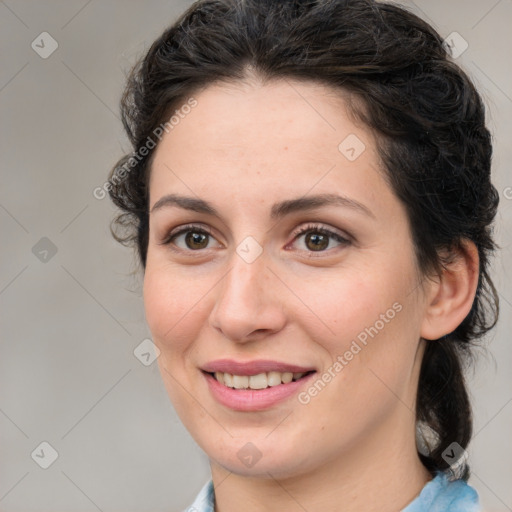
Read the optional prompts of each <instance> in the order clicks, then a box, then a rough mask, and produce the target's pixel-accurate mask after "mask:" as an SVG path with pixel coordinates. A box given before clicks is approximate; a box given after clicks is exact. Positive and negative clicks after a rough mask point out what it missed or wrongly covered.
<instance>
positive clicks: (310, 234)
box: [293, 224, 351, 256]
mask: <svg viewBox="0 0 512 512" xmlns="http://www.w3.org/2000/svg"><path fill="white" fill-rule="evenodd" d="M293 235H294V241H295V240H298V239H300V238H301V237H302V236H303V235H305V236H304V247H305V249H303V250H305V251H309V252H310V253H311V252H325V251H326V249H328V248H331V247H329V246H330V245H331V241H332V240H335V241H336V242H337V243H338V246H340V245H341V246H347V245H350V243H351V242H350V240H349V239H348V237H344V236H341V235H340V234H339V233H337V232H335V231H332V230H330V229H327V228H324V227H322V226H319V225H316V224H309V225H307V226H305V227H303V228H300V229H299V230H297V231H296V232H294V233H293ZM310 256H311V254H310Z"/></svg>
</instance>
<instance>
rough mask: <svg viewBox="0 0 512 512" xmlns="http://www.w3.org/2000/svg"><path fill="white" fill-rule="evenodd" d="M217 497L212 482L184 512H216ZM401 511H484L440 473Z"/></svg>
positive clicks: (465, 488) (460, 484) (471, 492)
mask: <svg viewBox="0 0 512 512" xmlns="http://www.w3.org/2000/svg"><path fill="white" fill-rule="evenodd" d="M214 503H215V494H214V492H213V482H212V480H210V481H209V482H207V483H206V484H205V485H204V487H203V488H202V489H201V491H200V492H199V494H198V495H197V496H196V499H195V500H194V503H192V505H190V507H188V508H187V509H186V510H185V511H184V512H214ZM400 512H481V508H480V505H479V503H478V494H477V492H476V491H475V489H473V487H471V486H470V485H468V484H467V483H466V482H465V481H464V480H453V481H450V480H449V478H448V476H447V474H446V473H443V472H438V473H437V474H436V476H435V477H434V478H433V479H432V480H430V481H429V482H427V483H426V484H425V487H423V489H422V490H421V492H420V494H419V496H418V497H416V498H415V499H414V500H413V501H412V502H411V503H409V505H407V506H406V507H405V508H404V509H402V510H401V511H400Z"/></svg>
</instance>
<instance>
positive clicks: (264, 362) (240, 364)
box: [201, 359, 315, 375]
mask: <svg viewBox="0 0 512 512" xmlns="http://www.w3.org/2000/svg"><path fill="white" fill-rule="evenodd" d="M201 369H202V370H203V371H205V372H208V373H214V372H223V373H231V374H232V375H258V374H259V373H266V372H282V373H284V372H292V373H306V372H310V371H315V369H314V368H312V367H310V366H309V367H308V366H299V365H295V364H289V363H283V362H280V361H272V360H269V359H254V360H253V361H235V360H234V359H216V360H215V361H210V362H208V363H206V364H205V365H203V366H202V367H201Z"/></svg>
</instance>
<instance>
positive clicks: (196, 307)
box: [143, 264, 209, 353]
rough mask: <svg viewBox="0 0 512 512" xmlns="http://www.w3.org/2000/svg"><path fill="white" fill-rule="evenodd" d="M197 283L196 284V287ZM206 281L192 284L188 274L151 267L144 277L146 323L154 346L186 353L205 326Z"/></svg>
mask: <svg viewBox="0 0 512 512" xmlns="http://www.w3.org/2000/svg"><path fill="white" fill-rule="evenodd" d="M196 283H197V284H196ZM208 289H209V287H208V285H207V283H206V284H205V282H204V280H198V281H196V280H193V279H191V278H190V277H187V275H186V273H183V272H181V273H180V272H177V271H175V270H174V269H168V268H162V267H156V266H153V265H151V264H148V265H147V267H146V272H145V275H144V290H143V295H144V308H145V313H146V321H147V324H148V326H149V329H150V331H151V334H152V335H153V338H154V340H153V341H154V342H155V344H156V345H157V346H158V347H159V348H160V350H162V352H164V353H165V352H167V351H173V352H181V351H184V350H185V349H186V348H187V346H188V344H189V343H190V339H191V337H192V336H193V335H194V332H195V331H198V330H199V329H200V327H201V324H202V323H203V320H200V319H199V317H200V316H201V315H203V311H204V307H205V305H206V301H205V298H206V297H205V295H206V293H207V291H208Z"/></svg>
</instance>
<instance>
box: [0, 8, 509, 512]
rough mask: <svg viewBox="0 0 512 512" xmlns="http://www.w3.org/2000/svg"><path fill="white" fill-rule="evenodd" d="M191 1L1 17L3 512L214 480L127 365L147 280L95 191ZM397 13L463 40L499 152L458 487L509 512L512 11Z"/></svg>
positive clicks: (138, 371)
mask: <svg viewBox="0 0 512 512" xmlns="http://www.w3.org/2000/svg"><path fill="white" fill-rule="evenodd" d="M190 3H191V2H190V1H186V0H183V1H178V0H173V1H164V0H151V1H147V2H137V1H134V0H131V1H124V2H121V1H119V0H117V1H116V0H109V1H99V0H89V1H86V0H72V1H66V2H64V1H56V0H53V1H52V0H43V1H36V0H33V1H28V0H7V1H5V2H3V1H2V2H0V38H1V48H2V50H1V52H2V61H1V62H2V64H1V66H0V119H1V146H0V155H1V162H2V187H1V189H0V224H1V233H2V238H1V240H2V243H1V247H2V260H1V262H2V265H1V268H0V312H1V313H0V315H1V326H0V328H1V357H0V433H1V442H0V461H1V462H0V510H1V511H23V512H29V511H50V510H51V511H59V510H66V511H69V512H75V511H94V510H101V511H105V512H106V511H123V512H127V511H149V510H151V511H173V510H180V509H181V508H184V507H185V506H186V505H188V504H189V503H190V502H191V501H192V499H193V498H194V496H195V494H196V493H197V491H198V490H199V488H200V486H202V485H203V483H204V482H205V481H206V480H207V478H208V477H209V467H208V464H207V458H206V456H205V455H204V454H203V453H202V452H201V451H200V449H199V448H198V447H197V446H196V445H195V444H194V442H193V441H192V439H191V438H190V436H189V435H188V433H187V432H186V430H185V429H184V428H183V426H181V424H180V422H179V421H178V419H177V417H176V414H175V412H174V410H173V408H172V405H171V404H170V402H169V400H168V397H167V394H166V392H165V390H164V387H163V384H162V382H161V380H160V375H159V373H158V368H157V365H156V363H153V364H151V365H150V366H144V365H143V364H142V363H141V362H140V361H139V360H138V359H137V358H136V357H135V356H134V353H133V351H134V349H135V348H136V347H137V346H138V345H139V344H140V343H141V342H142V340H144V339H145V338H148V337H150V333H149V331H148V329H147V327H146V326H145V323H144V313H143V303H142V297H141V279H140V276H138V275H137V274H130V273H131V272H132V271H133V270H134V269H135V258H134V256H133V254H132V252H131V251H130V250H129V249H124V248H122V247H121V246H118V244H116V243H115V242H114V241H113V240H112V239H111V237H110V234H109V227H108V225H109V221H110V219H111V218H112V215H113V207H112V206H111V204H110V203H109V200H108V199H103V200H98V199H96V198H95V197H94V196H93V193H92V192H93V190H94V188H95V187H98V186H101V185H102V184H103V183H104V182H105V179H106V176H107V172H108V170H109V169H110V167H111V166H112V165H113V164H114V163H115V162H116V160H117V158H118V157H119V156H120V155H121V154H122V153H124V152H126V151H130V149H131V148H129V146H128V144H127V141H126V139H125V136H124V134H123V133H122V129H121V124H120V121H119V118H118V102H119V99H120V95H121V91H122V88H123V84H124V76H125V73H126V72H127V71H128V69H129V67H130V65H131V64H133V62H134V61H135V59H136V57H138V56H139V55H140V54H141V53H142V52H143V51H144V50H145V49H147V48H148V47H149V44H151V42H152V41H153V39H154V38H156V37H157V36H158V35H159V34H160V32H161V31H162V30H163V29H164V28H165V27H166V26H168V25H169V24H170V23H171V22H172V21H173V19H174V18H175V17H176V16H177V15H178V14H179V13H181V12H182V11H183V10H184V9H185V8H186V7H187V6H188V5H190ZM404 4H405V5H407V6H409V7H410V8H411V9H412V10H413V11H414V12H417V13H419V14H420V15H422V16H423V17H424V18H426V19H427V20H429V21H430V22H431V23H433V24H434V25H435V26H436V28H437V29H438V30H439V31H440V33H441V35H442V36H443V37H447V36H448V35H449V34H451V33H452V32H454V31H455V32H458V33H459V34H461V36H462V37H463V38H464V40H466V41H467V43H468V44H469V46H468V48H467V50H466V51H465V52H464V53H463V54H462V55H461V56H460V57H458V59H457V61H458V62H460V63H462V65H463V66H464V67H465V69H466V70H467V71H468V72H469V74H470V75H471V76H472V77H473V79H474V80H475V82H476V83H477V85H478V87H479V88H480V91H481V92H482V94H483V96H484V98H485V102H486V104H487V107H488V116H489V125H490V127H491V130H492V132H493V134H494V137H495V157H494V181H495V184H496V186H497V188H498V190H499V192H500V195H501V206H500V213H499V216H498V222H497V226H496V236H497V240H498V242H499V243H500V245H501V246H502V251H501V254H500V255H499V256H498V257H497V259H496V260H495V266H494V269H495V272H494V275H495V279H496V283H497V286H498V288H499V291H500V296H501V301H502V312H501V320H500V323H499V325H498V327H497V329H496V330H495V331H494V333H493V335H492V336H490V337H489V338H488V341H489V352H488V353H487V355H486V354H483V355H482V356H481V357H480V362H479V364H478V367H477V369H476V371H475V372H474V374H472V375H470V377H469V378H470V386H471V393H472V396H473V399H474V405H475V432H476V437H475V438H474V441H473V442H472V444H471V448H470V450H469V453H470V457H471V460H472V468H473V476H472V477H471V480H470V483H471V484H472V485H473V486H474V487H476V489H477V490H478V491H479V493H480V495H481V499H482V502H483V504H484V505H485V510H488V511H505V510H512V486H511V485H510V483H511V482H512V470H511V460H512V447H511V442H510V432H512V386H511V375H512V372H511V371H510V368H511V363H512V361H511V355H512V345H511V344H510V336H509V333H510V332H511V318H512V315H511V308H512V305H511V303H512V292H511V290H510V284H511V276H510V270H509V269H510V263H511V249H510V248H511V242H512V233H511V222H510V220H511V216H512V175H511V172H510V162H511V161H512V154H511V147H512V145H511V144H510V140H511V137H512V133H511V128H512V124H511V122H510V119H511V114H512V80H511V78H512V72H511V67H510V62H511V58H510V53H511V50H512V44H511V43H512V35H511V30H510V26H511V22H512V0H479V1H477V0H472V1H467V0H454V1H446V0H430V1H427V0H417V1H416V2H415V3H413V2H407V3H405V2H404ZM45 31H46V32H48V33H49V34H50V35H51V36H52V37H53V38H54V39H55V40H56V41H57V43H58V48H57V50H56V51H55V52H54V53H53V54H51V55H50V56H49V57H48V58H46V59H43V58H42V57H41V56H40V55H39V53H37V52H36V51H35V49H33V48H32V47H31V43H32V41H35V42H36V43H38V44H39V47H41V48H38V50H39V52H43V51H48V50H49V49H50V48H51V46H50V40H49V39H45V43H44V49H43V48H42V46H43V44H42V43H41V42H40V41H41V37H44V38H47V36H41V37H38V36H39V35H40V34H41V33H42V32H45ZM452 40H453V39H452ZM458 48H459V49H460V48H461V46H460V43H458ZM44 237H46V238H44ZM41 239H43V240H42V241H41ZM47 239H48V240H49V241H50V242H49V241H48V240H47ZM34 247H35V248H34ZM55 250H56V251H57V252H56V253H55V254H53V252H55ZM45 251H47V252H45ZM506 433H508V434H506ZM43 441H46V442H48V443H49V444H50V445H51V446H52V447H53V448H54V449H55V450H56V451H57V452H58V458H57V459H56V460H55V462H54V463H53V464H52V465H51V466H50V467H49V468H48V469H42V468H41V467H40V466H39V464H38V463H36V460H37V461H38V462H39V463H42V462H43V459H44V458H45V457H46V460H49V459H48V457H49V456H50V452H49V451H48V449H46V451H44V446H43V452H41V448H40V447H39V445H40V443H41V442H43ZM34 450H35V452H34ZM33 452H34V453H35V454H36V455H34V456H31V454H32V453H33ZM38 453H39V457H37V454H38ZM41 453H43V454H44V456H43V455H41Z"/></svg>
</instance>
